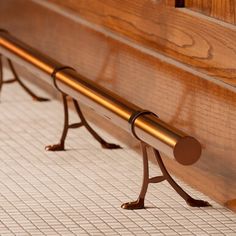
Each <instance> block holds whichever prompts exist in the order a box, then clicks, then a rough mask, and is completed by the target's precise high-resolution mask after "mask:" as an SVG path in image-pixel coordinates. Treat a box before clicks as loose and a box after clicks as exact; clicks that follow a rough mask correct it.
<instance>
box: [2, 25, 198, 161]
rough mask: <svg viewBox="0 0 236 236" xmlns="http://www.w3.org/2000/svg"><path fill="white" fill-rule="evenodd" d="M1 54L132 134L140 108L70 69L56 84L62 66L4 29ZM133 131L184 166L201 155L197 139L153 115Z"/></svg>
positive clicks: (65, 71)
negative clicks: (131, 125) (131, 121)
mask: <svg viewBox="0 0 236 236" xmlns="http://www.w3.org/2000/svg"><path fill="white" fill-rule="evenodd" d="M0 54H3V55H5V56H6V57H8V58H9V59H12V60H14V61H15V62H17V63H19V64H21V65H23V66H26V67H27V68H28V69H29V70H30V71H33V72H34V73H36V74H37V75H39V77H41V78H42V79H44V80H46V81H47V82H48V83H50V84H51V85H53V84H54V82H55V83H56V86H57V88H58V89H59V90H60V91H63V92H64V93H66V94H68V95H70V96H71V97H73V98H74V99H76V100H79V101H80V102H83V103H85V104H86V105H88V106H90V107H92V108H93V109H94V110H96V111H97V112H98V113H100V114H101V115H103V116H104V117H106V118H109V120H111V121H112V122H113V123H115V124H117V125H118V126H120V127H122V128H123V129H125V130H127V131H130V126H129V123H128V121H129V120H130V118H131V117H132V115H133V114H135V113H137V111H142V109H141V108H140V107H138V106H136V105H134V104H132V103H130V102H128V101H126V100H125V99H123V98H121V97H119V96H117V95H116V94H114V93H113V92H111V91H109V90H107V89H105V88H103V87H101V86H99V85H97V84H96V83H94V82H92V81H91V80H89V79H87V78H84V77H83V76H81V75H80V74H78V73H77V72H76V71H74V70H71V69H70V68H68V69H65V70H62V71H59V72H57V73H56V75H55V81H54V82H53V79H52V77H51V75H52V73H53V72H54V71H55V69H56V68H60V67H63V65H61V64H60V63H59V62H57V61H55V60H53V59H51V58H49V57H48V56H46V55H43V54H42V53H40V52H38V51H37V50H35V49H33V48H31V47H29V46H28V45H26V44H24V43H23V42H21V41H20V40H18V39H16V38H14V37H13V36H12V35H10V34H9V33H8V32H6V31H4V30H0ZM133 130H134V132H135V134H136V136H137V137H138V138H139V139H140V140H142V141H143V142H145V143H147V144H149V145H150V146H152V147H154V148H156V149H158V150H160V151H161V152H163V153H165V154H167V155H168V156H171V157H174V158H175V159H176V160H177V161H178V162H179V163H181V164H183V165H191V164H193V163H195V162H196V161H197V160H198V159H199V158H200V156H201V145H200V143H199V142H198V141H197V140H196V139H195V138H193V137H191V136H188V135H186V134H184V133H183V132H181V131H179V130H177V129H175V128H173V127H170V126H169V125H168V124H166V123H165V122H163V121H161V120H160V119H159V118H158V117H156V116H155V115H153V114H151V113H150V114H144V115H142V116H139V117H138V118H137V119H135V122H134V127H133Z"/></svg>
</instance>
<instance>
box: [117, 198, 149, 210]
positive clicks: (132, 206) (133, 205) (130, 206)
mask: <svg viewBox="0 0 236 236" xmlns="http://www.w3.org/2000/svg"><path fill="white" fill-rule="evenodd" d="M121 208H123V209H126V210H138V209H144V208H145V207H144V199H143V198H138V199H137V200H136V201H134V202H126V203H123V204H122V205H121Z"/></svg>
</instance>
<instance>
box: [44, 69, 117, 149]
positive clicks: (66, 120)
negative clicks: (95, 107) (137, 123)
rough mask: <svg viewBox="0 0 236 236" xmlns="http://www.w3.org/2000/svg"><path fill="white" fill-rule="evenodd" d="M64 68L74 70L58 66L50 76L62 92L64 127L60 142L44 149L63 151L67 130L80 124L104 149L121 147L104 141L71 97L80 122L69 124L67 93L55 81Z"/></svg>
mask: <svg viewBox="0 0 236 236" xmlns="http://www.w3.org/2000/svg"><path fill="white" fill-rule="evenodd" d="M64 69H72V70H74V69H73V68H71V67H68V66H63V67H60V68H56V69H55V70H54V72H53V73H52V78H53V81H54V85H55V87H56V88H57V90H58V91H59V92H60V93H61V94H62V100H63V108H64V128H63V131H62V135H61V139H60V142H59V143H58V144H54V145H48V146H46V147H45V149H46V150H47V151H64V150H65V140H66V136H67V133H68V130H69V129H75V128H79V127H81V126H84V127H85V128H86V129H87V130H88V131H89V133H90V134H91V135H92V136H93V137H94V138H95V139H96V140H97V141H98V142H99V143H100V144H101V146H102V147H103V148H106V149H119V148H121V146H120V145H117V144H114V143H108V142H106V141H105V140H104V139H103V138H101V136H100V135H98V134H97V132H96V131H95V130H94V129H93V128H92V127H91V126H90V125H89V123H88V122H87V120H86V119H85V117H84V115H83V113H82V111H81V109H80V106H79V103H78V102H77V101H76V100H75V99H73V104H74V107H75V110H76V113H77V115H78V116H79V118H80V122H79V123H73V124H69V109H68V100H67V97H68V95H67V94H65V93H63V92H62V91H60V89H58V87H57V84H56V81H55V76H56V73H57V72H59V71H62V70H64Z"/></svg>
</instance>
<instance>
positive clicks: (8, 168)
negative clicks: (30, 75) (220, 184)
mask: <svg viewBox="0 0 236 236" xmlns="http://www.w3.org/2000/svg"><path fill="white" fill-rule="evenodd" d="M37 91H38V92H39V90H38V89H37ZM40 93H41V92H40ZM75 118H77V117H75V114H73V116H72V119H75ZM61 128H62V107H61V105H60V104H59V103H58V102H57V101H51V102H47V103H37V102H34V101H32V100H31V99H30V98H29V97H28V96H27V95H25V93H24V92H22V90H21V89H20V88H19V87H18V85H6V86H4V88H3V93H2V95H1V103H0V235H1V236H6V235H22V236H23V235H24V236H25V235H63V236H64V235H81V236H82V235H96V236H97V235H236V215H235V214H234V213H232V212H230V211H228V210H227V209H224V208H223V207H222V206H219V205H218V204H216V203H215V202H213V201H212V200H210V199H208V198H207V197H206V196H204V195H203V194H201V193H199V192H197V191H195V190H193V189H191V188H190V187H188V186H186V185H185V184H184V183H181V185H182V186H184V187H185V189H186V190H187V191H188V192H189V193H191V194H192V195H193V196H195V197H199V198H202V199H204V200H208V201H210V203H211V204H212V205H213V207H210V208H202V209H199V208H191V207H189V206H187V205H186V204H185V202H184V201H183V200H182V199H181V198H180V197H179V196H178V195H177V194H176V193H175V192H174V191H173V190H172V189H171V188H170V187H169V185H168V184H167V183H165V182H163V183H160V184H156V185H152V186H151V187H150V188H149V190H148V194H147V200H146V206H147V208H146V209H145V210H137V211H127V210H123V209H121V208H120V205H121V203H123V202H126V201H129V200H135V199H136V198H137V194H138V193H139V188H140V184H141V180H142V176H141V175H142V161H141V158H140V157H139V156H138V155H137V154H136V153H135V152H134V151H132V150H130V149H128V148H127V147H125V148H124V149H122V150H115V151H114V150H113V151H111V150H104V149H101V148H100V145H98V143H97V142H96V141H94V140H93V139H92V138H91V136H90V135H89V134H88V133H87V132H86V130H85V129H83V128H81V129H79V130H78V129H77V130H73V131H70V133H69V137H68V141H67V148H68V150H67V151H66V152H55V153H52V152H46V151H45V150H44V146H45V145H46V144H52V143H55V142H56V141H58V138H59V136H60V131H61ZM100 133H102V135H103V137H106V139H107V140H112V141H114V139H113V138H112V137H111V136H109V135H108V134H106V133H104V131H100ZM122 145H123V146H124V144H122ZM150 168H151V173H153V174H154V173H155V174H157V172H159V170H158V168H157V167H156V166H154V165H153V164H151V166H150Z"/></svg>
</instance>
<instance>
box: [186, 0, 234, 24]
mask: <svg viewBox="0 0 236 236" xmlns="http://www.w3.org/2000/svg"><path fill="white" fill-rule="evenodd" d="M185 5H186V7H188V8H190V9H192V10H195V11H198V12H201V13H203V14H206V15H208V16H211V17H214V18H217V19H220V20H223V21H226V22H229V23H232V24H236V0H185Z"/></svg>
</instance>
